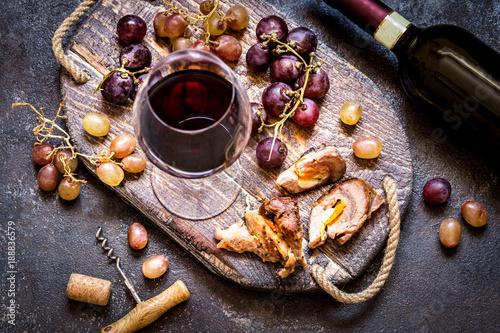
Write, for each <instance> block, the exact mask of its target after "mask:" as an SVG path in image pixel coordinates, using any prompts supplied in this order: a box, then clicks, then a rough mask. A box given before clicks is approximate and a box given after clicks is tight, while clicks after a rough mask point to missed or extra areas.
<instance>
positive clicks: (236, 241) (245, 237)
mask: <svg viewBox="0 0 500 333" xmlns="http://www.w3.org/2000/svg"><path fill="white" fill-rule="evenodd" d="M215 238H216V239H217V240H220V242H219V243H218V244H217V247H218V248H219V249H226V250H229V251H233V252H238V253H243V252H253V253H255V254H256V255H258V256H259V257H260V258H261V259H262V261H270V262H281V260H282V256H281V255H280V253H279V252H278V251H277V250H275V249H274V248H265V247H264V246H263V245H262V243H261V242H259V240H258V239H257V237H255V236H252V235H250V233H249V232H248V228H247V227H246V226H245V224H244V223H243V221H240V222H238V223H235V224H233V225H232V226H230V227H229V228H227V229H226V230H221V229H220V227H218V226H217V227H216V229H215Z"/></svg>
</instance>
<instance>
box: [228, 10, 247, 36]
mask: <svg viewBox="0 0 500 333" xmlns="http://www.w3.org/2000/svg"><path fill="white" fill-rule="evenodd" d="M226 21H227V25H228V26H229V27H230V28H231V29H234V30H242V29H244V28H245V27H246V26H247V25H248V22H249V21H250V16H248V12H247V10H246V9H245V7H243V6H241V5H236V6H232V7H231V8H229V9H228V10H227V12H226Z"/></svg>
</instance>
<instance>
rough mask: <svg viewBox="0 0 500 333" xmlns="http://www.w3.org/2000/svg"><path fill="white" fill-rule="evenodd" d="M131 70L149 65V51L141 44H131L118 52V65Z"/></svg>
mask: <svg viewBox="0 0 500 333" xmlns="http://www.w3.org/2000/svg"><path fill="white" fill-rule="evenodd" d="M123 64H124V65H125V66H124V67H125V68H126V69H128V70H131V71H137V70H140V69H143V68H144V67H149V66H150V65H151V51H149V49H148V48H147V47H145V46H144V45H142V44H131V45H128V46H126V47H124V48H123V50H122V52H121V53H120V65H123Z"/></svg>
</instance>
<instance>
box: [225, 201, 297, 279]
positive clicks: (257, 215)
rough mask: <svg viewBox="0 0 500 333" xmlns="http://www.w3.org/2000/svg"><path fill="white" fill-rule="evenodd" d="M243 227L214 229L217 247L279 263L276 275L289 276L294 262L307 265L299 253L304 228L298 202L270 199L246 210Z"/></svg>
mask: <svg viewBox="0 0 500 333" xmlns="http://www.w3.org/2000/svg"><path fill="white" fill-rule="evenodd" d="M245 222H246V227H245V226H244V225H243V224H242V223H236V224H233V225H232V226H230V227H229V228H228V229H226V230H220V229H219V228H217V229H216V232H215V238H216V239H217V240H219V241H220V242H219V243H218V244H217V247H218V248H221V249H226V250H229V251H235V252H239V253H242V252H253V253H255V254H257V255H258V256H259V257H260V258H261V259H262V260H263V261H271V262H281V263H283V266H284V267H283V268H281V269H279V270H278V276H280V277H282V278H286V277H288V276H289V275H290V274H291V273H292V272H293V271H294V270H295V267H296V266H297V265H302V266H306V261H305V259H304V254H303V252H302V238H303V234H304V232H303V230H302V224H301V222H300V215H299V208H298V204H297V201H296V200H295V199H292V198H286V197H285V198H273V199H271V200H266V201H264V202H263V203H262V205H261V206H260V208H259V210H248V211H246V212H245Z"/></svg>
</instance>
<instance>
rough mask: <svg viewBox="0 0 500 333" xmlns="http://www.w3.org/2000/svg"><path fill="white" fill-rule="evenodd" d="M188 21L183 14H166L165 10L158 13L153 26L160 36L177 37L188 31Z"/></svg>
mask: <svg viewBox="0 0 500 333" xmlns="http://www.w3.org/2000/svg"><path fill="white" fill-rule="evenodd" d="M187 26H188V23H187V21H186V19H185V18H184V17H183V16H182V15H181V14H173V15H165V14H164V13H163V12H161V13H158V14H156V16H155V18H154V21H153V27H154V29H155V34H156V35H157V36H158V37H169V38H177V37H181V36H182V35H183V34H184V31H186V28H187Z"/></svg>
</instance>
